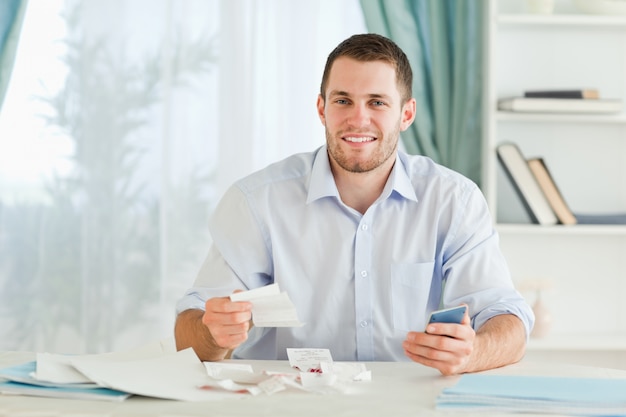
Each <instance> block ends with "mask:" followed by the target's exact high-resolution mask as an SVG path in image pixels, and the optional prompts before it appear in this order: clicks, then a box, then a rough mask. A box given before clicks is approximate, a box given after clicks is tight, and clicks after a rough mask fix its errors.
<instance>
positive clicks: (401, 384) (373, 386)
mask: <svg viewBox="0 0 626 417" xmlns="http://www.w3.org/2000/svg"><path fill="white" fill-rule="evenodd" d="M34 359H35V355H34V354H33V353H29V352H4V353H0V367H2V368H4V367H7V366H10V365H14V364H19V363H24V362H27V361H31V360H34ZM245 362H246V363H250V364H252V366H253V367H254V369H255V370H256V369H259V370H260V369H271V370H281V369H287V368H288V367H289V363H288V362H286V361H245ZM366 365H367V368H368V369H370V370H371V371H372V381H371V382H355V383H354V385H353V386H352V387H353V392H351V393H349V394H332V395H319V394H310V393H302V392H297V391H283V392H279V393H276V394H274V395H271V396H267V395H259V396H254V397H253V396H250V397H249V398H246V399H229V400H221V401H210V402H180V401H170V400H160V399H152V398H145V397H136V396H135V397H131V398H129V399H127V400H125V401H123V402H108V401H85V400H73V399H57V398H40V397H27V396H10V395H0V417H4V416H20V417H105V416H107V417H117V416H124V417H133V416H150V417H183V416H211V417H219V416H255V417H256V416H268V417H269V416H271V417H281V416H298V417H307V416H333V417H342V416H358V417H369V416H377V417H378V416H380V417H402V416H411V417H416V416H420V417H422V416H454V415H456V414H455V413H453V412H448V411H447V412H443V411H437V410H435V398H436V397H437V395H438V394H439V392H440V391H441V390H442V389H443V388H445V387H447V386H450V385H453V384H454V383H455V382H456V381H457V379H458V377H456V376H455V377H443V376H441V375H440V374H439V372H438V371H436V370H434V369H430V368H427V367H424V366H421V365H418V364H416V363H413V362H367V363H366ZM486 373H491V374H506V375H541V376H551V375H553V376H574V377H598V378H626V371H624V370H617V369H608V368H597V367H584V366H577V365H570V364H566V363H558V362H555V361H550V362H541V361H533V360H529V359H526V360H522V361H521V362H520V363H518V364H514V365H510V366H507V367H504V368H500V369H494V370H491V371H487V372H486ZM458 415H462V416H465V417H469V416H483V415H484V413H476V414H474V413H466V412H463V413H458ZM496 415H510V414H490V416H496ZM520 415H521V414H518V416H520ZM525 416H530V414H525Z"/></svg>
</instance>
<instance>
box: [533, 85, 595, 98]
mask: <svg viewBox="0 0 626 417" xmlns="http://www.w3.org/2000/svg"><path fill="white" fill-rule="evenodd" d="M524 97H526V98H563V99H587V100H594V99H599V98H600V93H599V92H598V90H596V89H595V88H588V89H580V90H576V89H573V90H527V91H524Z"/></svg>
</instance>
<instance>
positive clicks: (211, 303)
mask: <svg viewBox="0 0 626 417" xmlns="http://www.w3.org/2000/svg"><path fill="white" fill-rule="evenodd" d="M205 307H206V308H205V311H212V312H215V313H235V312H245V311H251V310H252V303H250V302H249V301H231V300H230V297H216V298H211V299H209V300H208V301H207V302H206V305H205Z"/></svg>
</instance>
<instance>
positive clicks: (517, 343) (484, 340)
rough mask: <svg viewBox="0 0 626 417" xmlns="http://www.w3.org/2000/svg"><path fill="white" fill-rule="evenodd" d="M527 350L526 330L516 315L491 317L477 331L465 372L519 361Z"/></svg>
mask: <svg viewBox="0 0 626 417" xmlns="http://www.w3.org/2000/svg"><path fill="white" fill-rule="evenodd" d="M525 351H526V330H525V327H524V324H523V323H522V321H521V320H520V319H519V318H518V317H517V316H515V315H512V314H503V315H499V316H495V317H492V318H491V319H489V320H488V321H487V322H486V323H485V324H484V325H483V326H482V327H481V328H480V329H478V331H477V332H476V339H475V341H474V349H473V350H472V354H471V355H470V359H469V361H468V363H467V366H466V369H465V370H464V372H478V371H483V370H486V369H492V368H498V367H501V366H505V365H509V364H512V363H515V362H518V361H519V360H521V359H522V357H523V356H524V352H525Z"/></svg>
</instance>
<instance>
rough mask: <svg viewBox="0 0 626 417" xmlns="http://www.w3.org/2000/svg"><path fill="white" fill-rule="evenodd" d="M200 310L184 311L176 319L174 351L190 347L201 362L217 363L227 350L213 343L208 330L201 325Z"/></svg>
mask: <svg viewBox="0 0 626 417" xmlns="http://www.w3.org/2000/svg"><path fill="white" fill-rule="evenodd" d="M203 315H204V311H202V310H194V309H192V310H185V311H183V312H181V313H180V314H179V315H178V317H177V318H176V325H175V327H174V336H175V339H176V350H182V349H186V348H189V347H192V348H193V350H194V351H195V352H196V355H198V358H200V360H201V361H218V360H222V359H224V358H225V357H226V355H227V353H228V351H229V350H228V349H225V348H222V347H220V346H218V345H217V344H216V343H215V340H214V339H213V336H211V332H209V329H208V328H207V327H206V326H205V325H204V324H203V323H202V316H203Z"/></svg>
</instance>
